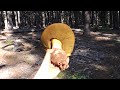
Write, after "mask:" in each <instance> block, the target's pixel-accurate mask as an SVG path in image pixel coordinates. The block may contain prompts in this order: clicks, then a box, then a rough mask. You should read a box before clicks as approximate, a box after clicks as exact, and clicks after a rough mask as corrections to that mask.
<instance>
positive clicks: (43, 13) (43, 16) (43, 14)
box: [42, 12, 45, 28]
mask: <svg viewBox="0 0 120 90" xmlns="http://www.w3.org/2000/svg"><path fill="white" fill-rule="evenodd" d="M42 18H43V20H42V21H43V28H45V12H42Z"/></svg>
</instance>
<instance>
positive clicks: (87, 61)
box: [59, 30, 120, 79]
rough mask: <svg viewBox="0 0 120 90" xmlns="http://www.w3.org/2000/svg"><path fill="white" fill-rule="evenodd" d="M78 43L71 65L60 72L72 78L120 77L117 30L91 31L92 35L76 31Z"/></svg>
mask: <svg viewBox="0 0 120 90" xmlns="http://www.w3.org/2000/svg"><path fill="white" fill-rule="evenodd" d="M74 33H75V36H76V43H75V48H74V51H73V54H72V56H71V57H70V67H69V69H68V70H66V72H64V73H63V72H62V73H60V74H59V77H62V78H68V79H69V78H72V79H87V78H88V79H118V78H120V35H119V33H117V32H112V30H111V31H108V32H107V31H106V32H105V31H104V32H103V31H102V32H99V31H97V32H91V37H89V38H86V37H84V36H82V32H80V31H75V30H74Z"/></svg>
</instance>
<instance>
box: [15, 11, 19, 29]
mask: <svg viewBox="0 0 120 90" xmlns="http://www.w3.org/2000/svg"><path fill="white" fill-rule="evenodd" d="M14 14H15V24H16V26H15V27H16V28H19V26H18V17H17V16H18V15H17V11H14Z"/></svg>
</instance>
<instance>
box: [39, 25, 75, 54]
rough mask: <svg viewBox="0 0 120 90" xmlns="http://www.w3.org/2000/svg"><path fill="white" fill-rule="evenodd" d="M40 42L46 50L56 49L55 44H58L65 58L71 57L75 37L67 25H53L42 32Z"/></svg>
mask: <svg viewBox="0 0 120 90" xmlns="http://www.w3.org/2000/svg"><path fill="white" fill-rule="evenodd" d="M41 41H42V43H43V45H44V47H45V48H46V49H50V48H52V47H56V43H59V44H60V46H61V48H62V49H63V50H64V51H65V52H66V54H67V56H71V53H72V51H73V49H74V43H75V36H74V33H73V31H72V29H71V28H70V27H69V26H68V25H67V24H63V23H54V24H51V25H49V26H48V27H47V28H46V29H45V30H44V31H43V33H42V35H41ZM60 42H61V43H60ZM57 45H58V44H57Z"/></svg>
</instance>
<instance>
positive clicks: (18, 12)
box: [17, 11, 21, 25]
mask: <svg viewBox="0 0 120 90" xmlns="http://www.w3.org/2000/svg"><path fill="white" fill-rule="evenodd" d="M17 14H18V24H19V25H20V23H21V22H20V11H17Z"/></svg>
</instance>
